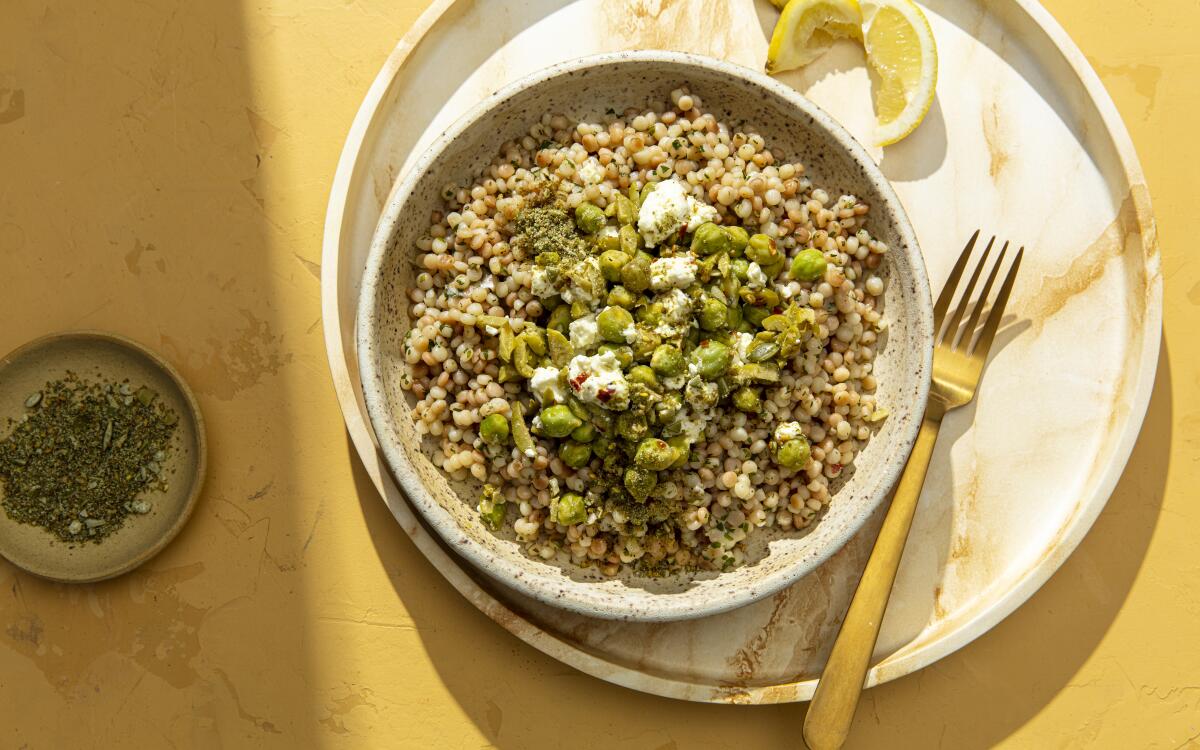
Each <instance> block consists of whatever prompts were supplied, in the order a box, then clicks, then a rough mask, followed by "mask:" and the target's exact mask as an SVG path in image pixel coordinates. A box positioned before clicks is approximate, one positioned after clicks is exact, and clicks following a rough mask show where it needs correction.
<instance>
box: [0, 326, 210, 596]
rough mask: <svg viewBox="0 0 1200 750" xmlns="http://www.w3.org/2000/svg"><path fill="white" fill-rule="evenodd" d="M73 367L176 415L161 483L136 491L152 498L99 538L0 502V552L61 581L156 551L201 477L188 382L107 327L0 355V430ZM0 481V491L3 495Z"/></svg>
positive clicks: (90, 577) (111, 571) (99, 576)
mask: <svg viewBox="0 0 1200 750" xmlns="http://www.w3.org/2000/svg"><path fill="white" fill-rule="evenodd" d="M68 371H70V372H74V373H75V374H76V375H78V376H80V377H81V378H85V379H89V380H97V379H104V380H108V381H112V382H118V383H119V382H121V381H123V380H126V379H128V380H129V383H130V385H131V386H133V387H134V388H135V389H136V388H138V387H140V386H143V385H144V386H147V387H149V388H150V389H152V390H153V391H155V392H156V393H157V394H158V398H160V399H162V400H163V402H164V403H165V404H166V405H167V406H169V407H170V408H172V409H174V410H175V413H176V414H177V415H178V416H179V422H178V424H177V426H176V428H175V434H174V436H173V437H172V439H171V450H169V451H168V452H167V458H166V461H165V462H164V463H163V471H164V474H165V475H166V476H167V477H168V487H167V489H166V490H165V491H153V492H146V493H144V494H142V495H141V496H140V497H142V498H143V499H145V500H147V501H148V502H149V503H150V505H151V508H152V509H151V511H150V512H149V513H147V514H145V515H136V514H135V515H131V516H130V518H129V519H128V520H127V521H126V522H125V524H124V525H123V526H122V527H121V528H120V529H119V530H117V531H115V532H113V533H112V534H110V535H109V536H108V537H106V538H105V539H104V540H103V541H102V542H100V543H98V544H97V543H91V542H81V543H77V544H71V543H67V542H63V541H60V540H59V539H58V538H57V537H56V536H54V535H53V534H51V533H50V532H48V531H46V530H44V529H41V528H39V527H36V526H30V525H27V524H20V523H17V522H15V521H13V520H12V519H10V518H9V517H8V514H7V513H5V512H4V511H3V509H0V556H3V557H5V558H6V559H7V560H8V561H9V562H11V563H12V564H13V565H16V566H17V567H19V568H23V569H25V570H27V571H29V572H30V573H33V574H35V575H39V576H42V577H43V578H49V579H51V580H55V581H64V582H67V583H83V582H88V581H100V580H103V579H105V578H112V577H114V576H118V575H121V574H122V573H125V572H128V571H130V570H133V569H134V568H136V567H137V566H139V565H141V564H142V563H144V562H146V561H147V560H149V559H150V558H152V557H154V556H155V555H156V554H158V553H159V552H160V551H162V549H163V548H164V547H166V546H167V544H168V543H169V542H170V541H171V540H172V539H174V538H175V535H176V534H178V533H179V531H180V529H182V528H183V525H184V523H186V522H187V519H188V517H189V516H190V515H191V513H192V508H193V506H195V504H196V498H197V497H198V496H199V495H200V487H201V485H202V484H203V483H204V469H205V457H206V454H205V439H204V421H203V418H202V417H201V416H200V409H199V406H198V405H197V404H196V399H195V397H194V396H193V395H192V392H191V390H190V389H189V388H188V387H187V384H186V383H184V382H183V379H182V378H181V377H180V376H179V373H178V372H176V371H175V368H173V367H171V365H170V364H168V363H167V362H166V361H165V360H163V359H162V358H160V357H159V356H158V355H156V354H155V353H153V352H151V351H150V350H149V349H146V348H145V347H143V346H142V345H141V344H138V343H137V342H135V341H131V340H129V339H127V338H124V337H121V336H116V335H113V334H109V333H98V332H90V331H81V332H78V333H61V334H54V335H51V336H46V337H44V338H40V339H36V340H34V341H31V342H29V343H28V344H25V345H24V346H22V347H20V348H18V349H16V350H15V351H13V352H12V353H10V354H9V355H8V356H6V357H5V358H4V359H3V360H0V435H8V433H9V430H10V427H9V424H8V421H9V420H10V419H18V418H20V416H21V415H22V414H24V413H25V411H26V409H25V399H26V398H27V397H28V396H29V395H30V394H32V393H36V392H37V391H40V390H41V389H42V387H43V385H45V383H46V382H48V381H51V380H56V379H58V378H61V377H63V376H65V375H66V374H67V372H68ZM3 492H4V489H3V485H0V498H2V497H3Z"/></svg>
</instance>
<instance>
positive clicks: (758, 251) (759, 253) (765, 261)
mask: <svg viewBox="0 0 1200 750" xmlns="http://www.w3.org/2000/svg"><path fill="white" fill-rule="evenodd" d="M746 257H747V258H749V259H750V260H751V261H752V262H754V263H757V264H758V265H760V266H769V265H772V264H774V263H776V262H778V260H779V249H778V248H777V247H776V246H775V239H774V238H773V237H770V236H768V235H765V234H756V235H754V236H752V237H751V238H750V242H749V244H747V245H746Z"/></svg>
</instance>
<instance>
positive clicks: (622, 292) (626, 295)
mask: <svg viewBox="0 0 1200 750" xmlns="http://www.w3.org/2000/svg"><path fill="white" fill-rule="evenodd" d="M606 302H608V304H610V305H616V306H617V307H624V308H625V309H626V310H628V309H629V308H631V307H633V305H634V303H635V302H637V298H636V297H634V296H633V293H632V292H630V291H629V290H628V289H626V288H625V287H623V286H614V287H613V288H612V289H610V290H608V299H607V300H606Z"/></svg>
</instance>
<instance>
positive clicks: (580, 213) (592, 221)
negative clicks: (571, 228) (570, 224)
mask: <svg viewBox="0 0 1200 750" xmlns="http://www.w3.org/2000/svg"><path fill="white" fill-rule="evenodd" d="M605 220H606V217H605V216H604V209H603V208H600V207H599V206H597V205H596V204H594V203H588V202H587V201H584V202H583V203H580V204H579V205H578V206H576V207H575V226H577V227H579V231H581V232H583V233H584V234H591V233H592V232H597V231H599V230H600V228H601V227H603V226H604V224H605Z"/></svg>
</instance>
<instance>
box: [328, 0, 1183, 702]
mask: <svg viewBox="0 0 1200 750" xmlns="http://www.w3.org/2000/svg"><path fill="white" fill-rule="evenodd" d="M922 7H923V8H924V9H925V11H926V14H927V15H928V16H929V21H930V23H931V25H932V27H933V31H934V34H935V36H936V38H937V42H938V51H939V57H940V60H941V66H940V71H939V81H938V99H937V102H935V104H934V106H933V107H932V109H931V110H930V112H929V115H928V117H927V118H926V120H925V122H924V123H923V124H922V125H921V126H920V127H919V128H918V129H917V131H916V132H915V133H914V134H913V135H912V136H910V137H909V138H907V139H905V140H904V141H902V142H900V143H899V144H896V145H895V146H891V147H888V148H887V149H872V156H873V157H874V158H875V159H876V160H877V161H878V162H879V165H880V168H881V170H882V171H883V173H884V174H885V175H886V176H887V177H888V178H889V179H890V180H891V182H892V184H893V186H894V187H895V189H896V192H897V193H898V194H899V196H900V199H901V201H902V202H903V203H904V205H905V208H906V210H907V212H908V215H909V218H910V219H911V220H912V223H913V225H914V227H915V228H916V232H917V237H918V239H919V240H920V243H921V248H922V250H923V251H924V253H925V261H926V266H927V267H928V269H929V276H930V280H931V283H932V286H933V289H934V292H935V293H936V292H937V291H938V290H939V289H940V287H941V284H942V282H943V281H944V279H945V278H946V275H947V274H948V272H949V270H950V266H951V264H952V262H953V259H954V258H955V257H956V256H957V254H958V252H959V251H960V250H961V248H962V246H963V243H964V242H965V240H966V238H967V237H968V236H969V235H970V233H971V232H972V231H974V230H975V229H976V228H978V227H982V228H984V230H985V231H995V232H1000V233H1003V234H1004V235H1006V236H1007V237H1009V238H1010V239H1012V240H1014V241H1016V242H1018V243H1021V244H1023V245H1025V246H1026V250H1027V252H1026V256H1025V261H1024V264H1023V266H1022V272H1021V277H1020V279H1019V280H1018V284H1017V286H1016V289H1015V291H1014V293H1013V294H1014V296H1013V300H1012V302H1011V303H1010V306H1009V307H1010V310H1012V312H1013V314H1012V315H1010V316H1009V320H1008V321H1007V322H1006V325H1005V326H1004V327H1003V329H1002V331H1001V333H1000V335H999V336H998V338H997V343H996V345H995V346H994V347H993V349H994V353H993V356H992V361H991V363H990V364H989V367H988V372H987V377H985V378H984V382H983V385H982V388H981V390H980V393H979V396H978V398H977V399H976V401H975V403H974V404H973V405H972V406H971V407H969V408H966V409H962V410H960V411H959V412H956V413H954V414H951V415H950V416H948V417H947V419H946V422H945V425H944V426H943V429H942V433H941V437H940V439H939V441H938V449H937V451H936V453H935V455H934V459H933V464H932V466H931V469H930V477H929V480H928V482H927V483H926V487H925V493H924V496H923V499H922V501H921V507H920V509H919V510H918V513H917V517H916V521H915V526H914V529H913V535H912V543H910V544H909V547H908V550H907V552H906V553H905V557H904V562H903V564H902V567H901V570H900V574H899V577H898V580H897V584H896V590H895V594H894V596H893V598H892V603H891V607H890V608H889V610H888V614H887V617H886V619H885V620H884V623H883V632H882V634H881V636H880V639H879V644H878V647H877V650H876V654H875V665H874V667H873V668H872V670H871V673H870V675H869V677H868V684H869V685H873V684H878V683H880V682H884V681H887V680H891V679H895V678H896V677H899V676H902V675H905V674H909V673H911V672H913V671H915V670H917V669H920V668H921V667H923V666H925V665H928V664H930V663H931V662H933V661H935V660H937V659H939V658H941V657H943V656H945V655H946V654H948V653H950V652H952V651H954V650H955V649H957V648H960V647H961V646H963V645H964V644H966V643H968V642H969V641H971V640H972V639H974V638H976V637H978V636H979V635H980V634H982V633H984V632H986V631H987V630H988V629H989V628H991V627H992V626H993V625H995V624H996V623H997V622H998V621H1000V620H1001V619H1002V618H1003V617H1004V616H1006V615H1007V614H1009V613H1010V612H1012V610H1013V609H1015V608H1016V607H1017V606H1018V605H1020V604H1021V602H1023V601H1025V600H1026V599H1027V598H1028V597H1029V596H1030V595H1031V594H1032V593H1033V592H1034V591H1036V590H1037V588H1038V587H1039V586H1041V585H1042V584H1043V583H1044V582H1045V581H1046V579H1047V578H1049V576H1050V575H1051V574H1052V573H1053V572H1054V571H1055V570H1056V569H1057V568H1058V567H1059V565H1061V564H1062V562H1063V560H1065V559H1066V557H1067V556H1068V555H1069V554H1070V553H1071V551H1072V550H1073V549H1074V548H1075V547H1076V545H1077V544H1078V543H1079V541H1080V539H1082V537H1083V535H1084V534H1085V533H1086V532H1087V530H1088V528H1089V527H1090V526H1091V524H1092V522H1093V521H1094V520H1095V518H1096V516H1097V515H1098V514H1099V513H1100V511H1101V510H1102V508H1103V507H1104V504H1105V502H1106V501H1107V499H1108V496H1109V493H1110V492H1111V491H1112V488H1113V486H1114V485H1115V484H1116V481H1117V478H1118V477H1119V476H1120V474H1121V471H1122V469H1123V468H1124V465H1125V461H1126V460H1127V458H1128V456H1129V452H1130V450H1131V449H1132V447H1133V442H1134V439H1135V438H1136V436H1137V433H1138V430H1139V428H1140V426H1141V421H1142V417H1143V415H1144V413H1145V409H1146V405H1147V403H1148V400H1149V395H1150V388H1151V384H1152V382H1153V379H1154V369H1155V365H1156V362H1157V354H1158V346H1159V337H1160V331H1161V315H1162V278H1161V275H1160V265H1159V255H1158V245H1157V239H1156V236H1155V231H1154V221H1153V216H1152V213H1151V209H1150V203H1149V197H1148V193H1147V191H1146V186H1145V182H1144V178H1143V176H1142V172H1141V167H1140V166H1139V164H1138V161H1137V156H1136V154H1135V153H1134V151H1133V147H1132V145H1131V143H1130V140H1129V135H1128V133H1127V132H1126V130H1125V127H1124V125H1123V124H1122V122H1121V120H1120V118H1119V116H1118V115H1117V112H1116V109H1115V108H1114V107H1113V105H1112V102H1111V100H1110V99H1109V97H1108V95H1107V93H1105V91H1104V89H1103V87H1102V86H1101V85H1100V82H1099V80H1098V79H1097V77H1096V75H1095V73H1094V72H1093V71H1092V70H1091V68H1090V67H1089V66H1088V64H1087V61H1086V60H1085V59H1084V58H1083V56H1082V54H1081V53H1080V52H1079V50H1078V49H1077V48H1076V47H1075V45H1074V44H1073V43H1072V42H1071V40H1070V39H1069V38H1068V37H1067V35H1066V34H1065V32H1063V30H1062V29H1061V28H1060V27H1059V26H1058V24H1057V23H1056V22H1055V21H1054V19H1053V18H1051V17H1050V16H1049V14H1048V13H1046V12H1045V10H1043V9H1042V8H1041V7H1040V6H1039V5H1037V3H1035V2H1032V1H1031V0H990V2H986V3H983V2H967V1H966V0H936V1H931V2H925V3H922ZM776 15H777V11H775V10H773V9H772V8H771V7H770V6H769V5H768V4H767V3H766V2H765V1H764V2H759V3H757V4H755V3H754V2H751V1H750V0H729V2H721V3H712V2H708V1H707V0H675V1H674V2H671V1H670V0H636V1H634V2H618V1H617V0H576V1H574V2H571V1H570V0H521V1H514V2H507V1H502V0H473V1H472V2H465V0H457V1H456V0H440V1H439V2H435V3H434V5H433V6H432V7H431V8H430V9H429V10H428V11H427V12H426V13H425V15H423V16H422V17H421V19H420V20H419V21H418V22H417V24H416V25H415V26H414V28H413V29H412V31H411V32H410V33H409V34H408V35H407V36H406V37H405V38H404V39H403V40H401V42H400V44H399V45H398V46H397V48H396V50H395V52H394V53H393V54H392V55H391V57H390V58H389V59H388V61H387V62H386V63H385V65H384V67H383V70H382V71H381V72H380V74H379V76H378V78H377V79H376V80H375V83H374V85H373V86H372V87H371V89H370V91H369V92H368V93H367V95H366V99H365V101H364V103H363V105H362V107H361V109H360V110H359V114H358V117H357V118H356V120H355V122H354V124H353V126H352V127H351V130H350V133H349V136H348V137H347V141H346V146H345V149H344V151H343V154H342V159H341V163H340V165H339V168H338V172H337V175H336V177H335V180H334V184H333V187H332V194H331V197H330V204H329V211H328V215H327V218H326V231H325V247H324V258H323V268H324V273H323V274H322V303H323V312H324V321H325V323H324V325H325V336H326V343H327V346H328V351H329V360H330V366H331V369H332V372H333V379H334V384H335V387H336V389H337V393H338V397H339V399H340V400H341V404H342V409H343V414H344V416H345V419H346V424H347V428H348V430H349V432H350V436H351V438H352V439H353V441H354V443H355V446H356V447H357V449H358V451H359V454H360V456H361V457H362V460H363V462H364V464H365V465H366V468H367V471H368V472H369V473H370V475H371V477H372V480H373V481H374V483H375V485H376V487H378V489H379V491H380V492H381V494H382V495H383V497H384V499H385V501H386V502H387V504H388V507H389V508H390V509H391V511H392V513H393V514H394V515H395V517H396V519H397V521H398V522H399V523H400V525H401V526H402V527H403V528H404V530H405V531H406V532H407V533H408V534H409V535H410V536H411V537H412V538H413V541H414V542H415V543H416V545H417V546H418V547H419V548H420V549H421V551H422V552H423V553H424V554H425V555H426V556H427V557H428V558H429V559H430V561H431V562H432V563H433V565H434V566H435V567H436V568H437V569H438V570H439V571H440V572H441V573H442V574H443V575H444V576H445V577H446V578H447V579H448V580H449V581H450V582H451V584H452V585H454V586H455V587H456V588H457V589H458V590H459V591H460V592H461V593H462V594H463V595H464V596H466V597H467V598H468V599H469V600H470V601H471V602H472V603H473V604H475V605H476V606H477V607H479V609H480V610H482V611H483V612H485V613H487V614H488V615H489V616H490V617H492V618H493V619H494V620H495V621H496V622H497V623H499V624H500V625H502V626H503V627H505V628H506V629H508V630H509V631H510V632H512V633H513V634H514V635H516V636H517V637H519V638H521V639H522V640H524V641H526V642H527V643H529V644H531V645H533V646H534V647H536V648H538V649H540V650H542V651H544V652H545V653H547V654H550V655H551V656H553V657H555V658H557V659H559V660H561V661H563V662H564V663H567V664H570V665H572V666H574V667H576V668H578V669H581V670H583V671H585V672H587V673H589V674H592V675H595V676H597V677H600V678H602V679H606V680H609V681H612V682H615V683H619V684H622V685H626V686H629V687H632V688H636V689H638V690H644V691H647V692H652V693H657V694H660V695H666V696H672V697H676V698H684V699H689V700H700V701H717V702H744V703H775V702H782V701H795V700H807V699H808V698H810V697H811V695H812V691H813V687H814V684H815V679H816V677H817V675H818V674H819V673H820V669H821V666H822V665H823V663H824V659H825V656H826V654H827V652H828V649H829V646H830V643H831V640H832V637H833V634H834V632H835V630H836V626H837V623H838V621H839V620H840V618H841V614H842V612H843V611H844V609H845V606H846V604H847V602H848V599H849V596H850V593H851V591H852V587H853V584H854V581H855V580H856V578H857V576H858V574H859V571H860V570H861V567H862V564H863V562H864V560H865V556H866V554H867V551H868V550H869V545H870V538H871V536H872V535H873V533H874V530H875V528H877V522H878V516H877V517H876V519H875V521H874V522H872V523H868V525H867V526H866V527H865V528H864V531H863V532H862V533H860V534H859V535H858V536H857V537H856V538H855V539H854V540H852V541H851V542H850V543H849V544H848V545H847V546H846V547H844V548H843V549H842V551H841V552H839V553H838V554H836V555H834V556H833V557H832V558H831V559H830V560H828V561H827V562H826V563H825V564H824V565H822V566H821V567H819V568H818V569H817V570H816V571H814V572H813V573H812V574H811V575H809V576H807V577H805V578H803V579H802V580H800V581H799V582H797V583H796V584H795V585H793V586H791V587H790V588H788V589H785V590H783V591H781V592H780V593H778V594H776V595H775V596H774V597H772V598H770V599H766V600H763V601H761V602H758V603H756V604H753V605H750V606H747V607H743V608H740V609H737V610H734V611H732V612H728V613H726V614H722V615H718V616H714V617H707V618H703V619H698V620H691V621H687V622H678V623H665V624H640V625H638V624H629V623H614V622H610V621H603V620H597V619H592V618H586V617H581V616H578V615H572V614H569V613H565V612H563V611H562V610H558V609H554V608H550V607H546V606H544V605H541V604H539V603H537V602H536V601H534V600H532V599H530V598H528V597H522V596H520V595H519V594H517V593H516V592H514V591H513V590H511V589H509V588H507V587H503V586H499V585H496V584H495V583H494V582H493V581H491V579H488V578H485V577H483V576H479V575H477V574H474V573H473V572H472V571H471V570H470V566H468V565H465V564H464V563H463V561H462V560H461V559H459V558H458V557H456V556H455V555H454V554H453V553H452V552H450V551H448V550H447V549H445V548H443V547H442V546H440V545H439V543H438V540H437V538H436V536H435V535H434V534H432V533H430V532H429V531H428V530H427V529H426V528H425V527H424V526H422V524H421V522H420V521H419V520H418V518H417V515H416V514H415V513H414V511H413V510H412V508H411V506H410V505H409V504H408V502H407V501H406V499H405V498H404V496H403V495H402V494H401V493H400V492H399V491H398V490H397V487H396V484H395V483H394V482H393V480H392V478H391V477H390V475H389V474H388V472H387V469H386V468H385V464H384V463H383V461H382V459H381V457H380V456H379V454H378V452H377V448H376V445H375V443H374V441H373V435H372V433H371V430H370V426H369V424H368V421H367V418H366V415H365V411H364V409H363V403H362V399H361V397H360V395H359V394H360V393H361V386H360V383H359V373H358V367H357V364H356V362H357V359H356V353H355V351H354V323H355V318H354V314H355V305H356V302H357V299H358V289H359V284H360V281H361V271H362V268H363V266H364V262H365V260H366V255H367V251H368V249H369V247H370V241H371V236H372V233H373V231H374V228H375V225H376V222H377V221H378V219H379V216H380V214H381V212H382V209H383V207H384V205H385V204H386V202H387V199H388V192H389V190H390V189H391V187H392V185H393V183H394V182H395V180H396V177H397V176H398V175H399V174H401V173H402V172H403V170H404V168H405V165H406V164H408V163H409V162H410V160H412V159H415V158H416V157H417V156H419V154H420V153H422V152H423V151H424V149H425V148H427V147H428V146H429V144H430V143H432V142H433V140H434V139H435V138H436V137H437V136H438V135H439V134H440V133H441V132H442V131H443V130H445V128H446V127H448V126H449V124H450V123H452V122H453V121H454V120H455V119H457V118H458V117H459V116H460V115H461V114H462V113H463V112H465V111H466V110H467V109H468V108H469V107H471V106H473V105H474V104H475V103H477V102H478V101H480V100H481V99H482V98H484V97H485V96H487V95H488V94H490V93H492V92H493V91H495V90H496V89H498V88H500V87H501V86H503V85H505V84H507V83H509V82H511V81H514V80H516V79H518V78H520V77H521V76H524V75H526V74H528V73H530V72H533V71H535V70H538V69H540V68H544V67H546V66H547V65H551V64H554V63H557V62H561V61H564V60H568V59H573V58H576V57H579V56H581V55H586V54H589V53H594V52H608V51H616V50H623V49H651V48H663V49H673V50H680V51H687V52H695V53H700V54H707V55H712V56H715V57H720V58H724V59H727V60H730V61H733V62H737V63H742V64H745V65H747V66H749V67H752V68H756V69H760V68H761V66H762V64H763V62H764V61H765V59H766V45H767V41H766V40H767V38H768V35H769V31H770V27H771V25H772V24H773V23H774V19H775V17H776ZM781 80H784V81H785V82H786V83H789V84H791V85H793V86H795V87H796V88H797V89H798V90H799V91H800V92H801V93H803V94H805V95H807V96H808V97H809V98H811V99H813V100H814V101H815V102H816V103H817V104H818V105H820V106H821V107H823V108H824V109H825V110H826V111H828V112H829V113H830V114H832V115H833V116H834V117H835V118H837V119H839V120H840V121H841V122H842V123H843V124H844V125H846V126H847V128H848V129H849V130H850V131H851V132H852V133H853V134H855V135H856V136H857V137H859V139H860V140H862V141H864V142H869V140H870V134H871V121H872V113H871V109H870V106H869V101H870V98H869V97H870V92H869V89H870V82H869V79H868V76H867V73H866V72H865V69H864V68H863V66H862V57H861V53H859V52H857V51H856V50H855V49H854V47H853V45H849V44H842V45H839V46H837V47H835V48H834V49H833V50H831V51H830V52H829V53H828V54H827V55H826V56H825V57H823V58H821V59H820V60H818V61H817V62H816V63H815V64H814V65H813V66H811V67H810V69H809V70H806V71H804V72H803V73H799V74H793V75H789V76H785V77H784V78H782V79H781ZM1047 384H1049V385H1051V386H1052V387H1043V386H1047ZM1064 405H1065V406H1064Z"/></svg>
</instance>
